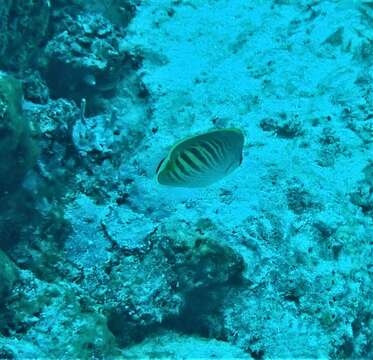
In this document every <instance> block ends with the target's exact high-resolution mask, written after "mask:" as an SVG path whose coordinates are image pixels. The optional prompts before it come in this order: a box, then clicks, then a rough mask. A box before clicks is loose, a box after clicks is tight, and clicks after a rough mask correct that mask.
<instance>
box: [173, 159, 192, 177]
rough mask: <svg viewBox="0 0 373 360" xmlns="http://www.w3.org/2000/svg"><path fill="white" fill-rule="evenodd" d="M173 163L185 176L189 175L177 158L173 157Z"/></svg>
mask: <svg viewBox="0 0 373 360" xmlns="http://www.w3.org/2000/svg"><path fill="white" fill-rule="evenodd" d="M175 165H176V166H177V167H178V169H179V170H180V171H181V172H182V173H183V174H184V175H185V176H188V177H189V176H190V173H189V172H188V171H187V170H186V169H185V167H184V166H183V164H182V163H181V161H180V160H179V158H176V159H175Z"/></svg>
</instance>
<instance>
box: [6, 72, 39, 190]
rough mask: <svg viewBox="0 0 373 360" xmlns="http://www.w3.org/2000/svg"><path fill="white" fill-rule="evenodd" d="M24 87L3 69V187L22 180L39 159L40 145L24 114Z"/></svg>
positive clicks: (8, 186) (9, 186)
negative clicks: (36, 144) (38, 150)
mask: <svg viewBox="0 0 373 360" xmlns="http://www.w3.org/2000/svg"><path fill="white" fill-rule="evenodd" d="M22 96H23V95H22V87H21V83H20V82H19V81H18V80H16V79H14V78H13V77H11V76H9V75H6V74H1V73H0V190H2V192H4V191H6V190H9V188H11V186H12V185H15V184H17V183H19V181H21V180H22V178H23V176H24V175H25V174H26V172H27V170H29V169H30V168H31V167H32V166H33V165H34V163H35V160H36V156H37V148H36V146H35V142H34V141H33V135H32V133H31V130H30V126H29V123H28V122H27V121H26V119H25V118H24V117H23V115H22Z"/></svg>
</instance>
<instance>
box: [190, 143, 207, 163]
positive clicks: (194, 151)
mask: <svg viewBox="0 0 373 360" xmlns="http://www.w3.org/2000/svg"><path fill="white" fill-rule="evenodd" d="M189 151H190V152H191V153H192V154H193V155H194V156H195V157H196V158H197V159H198V160H199V161H200V162H201V163H202V164H203V165H205V166H206V167H207V168H209V167H210V165H209V162H208V160H207V159H206V158H205V157H204V156H203V155H202V154H201V151H200V150H199V149H197V148H195V147H193V148H191V149H190V150H189Z"/></svg>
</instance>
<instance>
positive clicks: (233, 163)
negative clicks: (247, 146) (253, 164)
mask: <svg viewBox="0 0 373 360" xmlns="http://www.w3.org/2000/svg"><path fill="white" fill-rule="evenodd" d="M243 143H244V136H243V133H242V132H241V130H239V129H217V130H211V131H209V132H206V133H204V134H201V135H195V136H191V137H188V138H186V139H184V140H181V141H179V142H177V143H176V144H175V145H174V146H173V147H172V148H171V150H170V152H169V153H168V155H167V156H166V157H165V158H164V159H163V160H162V161H161V162H160V164H159V165H158V168H157V171H156V176H157V181H158V182H159V183H160V184H162V185H168V186H178V187H203V186H208V185H210V184H213V183H214V182H216V181H218V180H220V179H222V178H223V177H224V176H226V175H228V174H230V173H231V172H232V171H233V170H235V169H236V168H237V167H238V166H240V165H241V162H242V149H243Z"/></svg>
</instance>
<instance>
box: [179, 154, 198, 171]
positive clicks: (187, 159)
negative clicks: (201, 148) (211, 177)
mask: <svg viewBox="0 0 373 360" xmlns="http://www.w3.org/2000/svg"><path fill="white" fill-rule="evenodd" d="M180 157H181V159H183V160H184V161H185V162H186V163H187V164H188V165H189V167H190V168H191V169H193V170H194V171H197V172H201V169H200V168H199V167H198V165H197V164H196V163H195V162H194V161H193V160H192V159H191V158H190V157H189V156H188V154H187V153H186V152H183V153H181V154H180Z"/></svg>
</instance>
